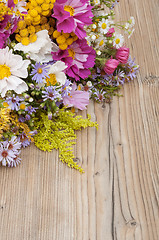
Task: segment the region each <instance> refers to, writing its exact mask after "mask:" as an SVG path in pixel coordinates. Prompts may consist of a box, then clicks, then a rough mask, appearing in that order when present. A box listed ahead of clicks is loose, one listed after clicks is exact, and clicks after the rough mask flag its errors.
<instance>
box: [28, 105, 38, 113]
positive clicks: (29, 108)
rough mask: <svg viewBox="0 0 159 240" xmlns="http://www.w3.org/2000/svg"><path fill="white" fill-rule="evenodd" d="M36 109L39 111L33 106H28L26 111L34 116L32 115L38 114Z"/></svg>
mask: <svg viewBox="0 0 159 240" xmlns="http://www.w3.org/2000/svg"><path fill="white" fill-rule="evenodd" d="M36 109H38V108H35V107H32V106H28V107H27V108H26V111H27V112H28V113H29V114H32V113H34V112H36Z"/></svg>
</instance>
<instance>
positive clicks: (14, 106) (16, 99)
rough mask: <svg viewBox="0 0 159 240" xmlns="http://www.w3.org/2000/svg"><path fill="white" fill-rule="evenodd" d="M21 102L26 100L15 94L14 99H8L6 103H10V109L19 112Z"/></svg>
mask: <svg viewBox="0 0 159 240" xmlns="http://www.w3.org/2000/svg"><path fill="white" fill-rule="evenodd" d="M21 101H24V99H23V98H19V97H18V96H15V94H13V96H12V97H7V98H6V102H7V103H8V105H9V108H10V109H11V110H16V111H18V110H19V106H20V102H21Z"/></svg>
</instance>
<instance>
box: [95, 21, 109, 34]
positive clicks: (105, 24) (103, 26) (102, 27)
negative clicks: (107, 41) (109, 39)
mask: <svg viewBox="0 0 159 240" xmlns="http://www.w3.org/2000/svg"><path fill="white" fill-rule="evenodd" d="M110 23H111V22H110V21H109V20H108V19H104V18H103V19H102V20H101V22H99V24H98V26H99V27H100V32H101V33H103V34H106V33H107V32H108V30H109V28H110Z"/></svg>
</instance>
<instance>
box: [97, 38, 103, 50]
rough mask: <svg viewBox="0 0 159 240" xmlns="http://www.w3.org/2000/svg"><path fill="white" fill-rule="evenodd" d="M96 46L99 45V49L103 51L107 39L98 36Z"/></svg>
mask: <svg viewBox="0 0 159 240" xmlns="http://www.w3.org/2000/svg"><path fill="white" fill-rule="evenodd" d="M96 44H97V46H96V47H97V49H100V50H102V49H103V48H104V46H105V39H104V38H103V36H97V40H96Z"/></svg>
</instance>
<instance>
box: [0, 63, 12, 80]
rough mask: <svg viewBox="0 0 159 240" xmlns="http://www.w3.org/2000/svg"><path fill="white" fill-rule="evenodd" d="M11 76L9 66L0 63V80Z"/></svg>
mask: <svg viewBox="0 0 159 240" xmlns="http://www.w3.org/2000/svg"><path fill="white" fill-rule="evenodd" d="M10 76H11V71H10V67H7V66H6V65H5V64H3V65H0V80H2V79H3V78H5V77H7V78H8V77H10Z"/></svg>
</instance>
